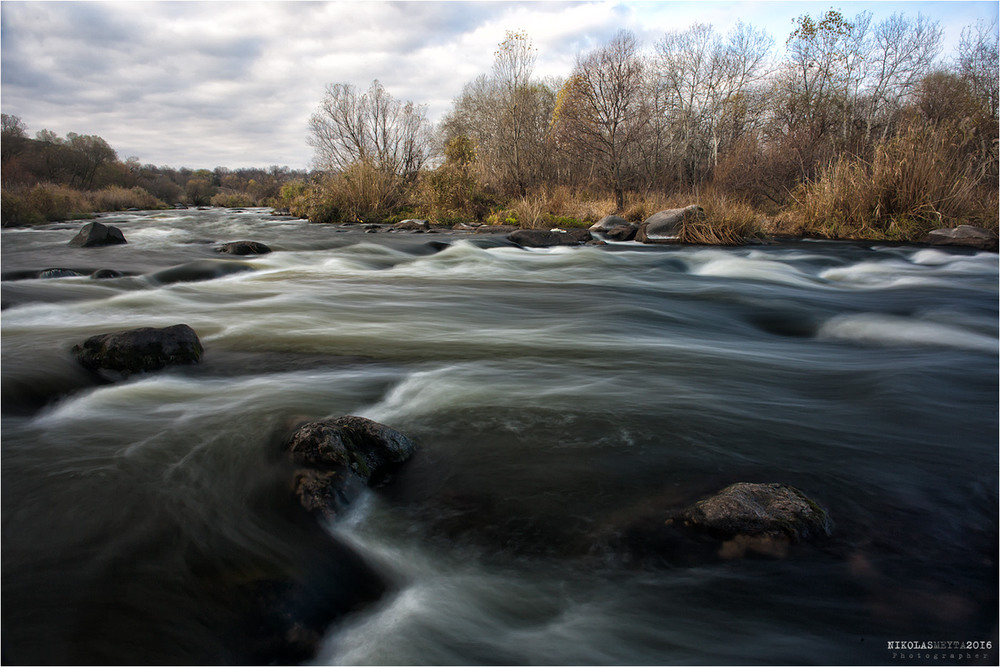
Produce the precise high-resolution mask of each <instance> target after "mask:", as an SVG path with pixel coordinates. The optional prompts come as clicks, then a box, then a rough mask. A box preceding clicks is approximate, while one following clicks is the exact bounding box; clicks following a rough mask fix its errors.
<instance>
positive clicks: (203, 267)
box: [150, 259, 254, 285]
mask: <svg viewBox="0 0 1000 667" xmlns="http://www.w3.org/2000/svg"><path fill="white" fill-rule="evenodd" d="M253 270H254V268H253V267H252V266H250V265H249V264H244V263H242V262H237V261H235V260H232V259H202V260H198V261H195V262H188V263H187V264H181V265H180V266H172V267H170V268H169V269H163V270H162V271H157V272H156V273H153V274H150V278H152V279H153V280H155V281H156V282H158V283H160V284H163V285H169V284H171V283H190V282H198V281H201V280H213V279H215V278H222V277H223V276H228V275H229V274H231V273H240V272H241V271H253Z"/></svg>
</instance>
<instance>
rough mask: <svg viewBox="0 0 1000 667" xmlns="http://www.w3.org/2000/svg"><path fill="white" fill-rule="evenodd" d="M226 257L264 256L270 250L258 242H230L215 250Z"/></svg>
mask: <svg viewBox="0 0 1000 667" xmlns="http://www.w3.org/2000/svg"><path fill="white" fill-rule="evenodd" d="M215 252H221V253H223V254H227V255H266V254H267V253H269V252H271V249H270V248H269V247H267V246H266V245H265V244H263V243H259V242H258V241H232V242H230V243H223V244H222V245H221V246H219V247H218V248H216V249H215Z"/></svg>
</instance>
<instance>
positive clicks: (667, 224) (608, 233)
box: [590, 205, 705, 243]
mask: <svg viewBox="0 0 1000 667" xmlns="http://www.w3.org/2000/svg"><path fill="white" fill-rule="evenodd" d="M704 219H705V209H703V208H702V207H701V206H696V205H692V206H685V207H684V208H672V209H667V210H665V211H658V212H657V213H654V214H653V215H651V216H649V217H648V218H646V219H645V220H643V221H642V222H640V223H635V222H629V221H628V220H626V219H625V218H623V217H621V216H618V215H606V216H604V217H603V218H601V219H600V220H598V221H597V222H596V223H594V224H593V225H591V226H590V231H591V232H594V233H597V234H601V235H602V236H603V237H604V238H605V239H608V240H609V241H633V240H634V241H638V242H640V243H677V242H678V241H679V240H680V237H681V232H682V231H683V226H684V224H685V223H689V222H694V221H700V220H704Z"/></svg>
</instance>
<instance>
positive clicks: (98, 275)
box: [90, 269, 125, 280]
mask: <svg viewBox="0 0 1000 667" xmlns="http://www.w3.org/2000/svg"><path fill="white" fill-rule="evenodd" d="M124 275H125V274H124V273H122V272H121V271H116V270H115V269H98V270H97V271H94V272H93V273H91V274H90V277H91V278H93V279H94V280H107V279H109V278H121V277H122V276H124Z"/></svg>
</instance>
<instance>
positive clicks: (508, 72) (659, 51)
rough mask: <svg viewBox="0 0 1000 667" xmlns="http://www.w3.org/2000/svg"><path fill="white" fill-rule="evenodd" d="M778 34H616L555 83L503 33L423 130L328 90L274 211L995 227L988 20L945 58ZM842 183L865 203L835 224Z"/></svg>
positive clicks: (417, 110) (925, 35) (878, 40)
mask: <svg viewBox="0 0 1000 667" xmlns="http://www.w3.org/2000/svg"><path fill="white" fill-rule="evenodd" d="M793 23H794V30H793V32H792V33H791V35H790V36H789V37H788V39H787V41H786V43H785V44H783V45H776V44H775V43H774V40H773V38H772V37H771V36H770V35H769V34H767V33H766V32H765V31H763V30H760V29H757V28H755V27H753V26H752V25H749V24H746V23H738V24H737V25H736V26H735V27H734V28H733V29H732V30H731V31H729V32H728V33H726V34H720V33H719V32H718V31H717V30H715V29H714V28H713V27H712V26H710V25H704V24H695V25H693V26H691V27H689V28H687V29H684V30H672V31H669V32H666V33H665V34H664V35H663V36H662V37H661V38H660V39H659V40H658V41H657V42H656V43H655V44H653V45H652V46H651V47H649V46H644V45H643V44H640V43H639V41H638V40H637V38H636V37H635V35H633V34H632V33H630V32H628V31H620V32H618V33H617V34H616V35H615V36H614V37H613V38H612V39H610V40H609V41H608V42H607V43H605V44H603V45H601V46H598V47H596V48H594V49H592V50H590V51H588V52H585V53H580V54H578V56H577V57H576V62H575V66H574V67H573V69H572V71H571V72H569V73H568V76H566V77H565V78H563V79H551V78H550V79H542V78H539V77H536V76H535V75H534V66H535V62H536V58H537V49H536V48H535V47H534V45H533V44H532V42H531V39H530V37H529V36H528V35H527V34H526V33H524V32H519V31H508V32H507V34H506V39H505V40H504V41H503V42H501V43H500V45H499V46H498V48H497V50H496V52H495V54H494V62H493V67H492V70H491V71H490V72H489V73H484V74H482V75H480V76H479V77H477V78H476V79H474V80H473V81H471V82H468V83H467V84H465V86H464V88H463V89H462V92H461V94H460V95H459V96H458V97H457V98H455V100H454V103H453V105H452V108H451V109H450V110H449V112H448V113H447V114H446V115H445V116H444V118H443V119H442V120H441V122H440V123H438V124H437V126H436V127H435V126H432V125H431V123H430V122H429V121H428V119H427V117H426V111H425V109H424V107H422V106H420V105H419V104H415V103H413V102H410V101H407V102H403V101H399V100H395V99H394V98H392V96H391V95H390V94H389V93H388V92H387V91H386V90H385V89H384V87H383V86H382V85H381V84H380V83H379V82H378V81H374V82H373V83H372V84H371V86H370V87H369V88H368V89H367V90H361V89H358V88H356V87H354V86H352V85H350V84H346V83H339V84H334V85H331V86H329V87H328V88H327V91H326V95H325V96H324V98H323V100H322V102H321V104H320V105H319V107H318V108H317V110H316V112H315V113H314V114H313V116H312V119H311V123H310V140H309V141H310V144H311V145H312V146H313V147H314V148H315V151H316V152H315V166H316V168H317V170H318V171H319V172H320V173H321V174H323V177H322V179H321V180H318V181H315V182H314V183H313V184H312V185H311V186H310V187H308V188H305V189H300V190H299V191H298V192H297V193H295V194H296V197H294V198H293V199H295V201H297V203H298V205H299V207H300V208H301V209H303V210H307V211H311V212H312V213H313V214H314V215H317V216H318V217H323V216H326V217H328V218H330V219H337V218H339V219H354V218H356V219H377V218H379V217H386V216H387V215H388V214H391V212H392V211H394V210H398V209H400V208H403V209H406V210H417V211H421V212H423V213H424V214H425V215H430V216H432V217H436V218H438V219H440V220H448V219H456V220H458V219H462V218H470V217H472V218H478V219H487V220H489V221H495V218H496V216H495V213H496V211H497V210H500V209H503V208H504V207H507V211H508V213H512V214H515V217H516V214H517V213H518V212H525V211H527V212H528V213H529V214H530V213H531V209H535V213H536V214H535V215H534V216H533V220H532V221H531V222H534V223H536V224H548V223H549V222H550V221H551V220H553V219H556V218H558V215H557V214H558V213H559V210H557V209H561V210H562V211H563V212H566V211H570V210H571V209H572V208H573V206H572V205H571V203H572V202H575V203H576V210H577V211H582V210H584V209H587V207H586V206H584V204H585V203H586V201H587V200H594V199H600V198H605V204H606V205H605V208H606V209H608V210H606V212H607V213H611V212H618V213H625V214H629V213H631V214H632V215H633V217H634V216H635V215H639V214H641V213H643V212H645V211H646V210H647V209H648V208H649V202H650V201H653V202H662V201H666V200H670V199H671V198H674V199H677V198H683V197H687V198H691V197H696V198H697V197H706V196H714V197H715V198H716V199H717V200H726V201H728V202H730V203H732V202H739V203H740V204H741V205H744V206H748V207H750V208H751V209H752V210H754V211H756V212H758V214H759V215H761V216H764V217H766V216H771V217H773V218H779V219H781V218H782V212H784V219H785V221H786V223H788V221H793V220H795V219H797V220H799V221H800V222H801V220H802V219H803V212H806V211H808V212H810V215H813V214H814V213H816V212H822V211H823V210H826V213H824V214H823V215H824V216H825V217H826V218H828V221H827V222H828V223H829V224H834V223H836V224H840V225H842V226H844V225H846V226H848V227H850V226H852V225H853V226H855V227H857V226H859V225H860V226H861V227H862V228H864V229H867V230H868V231H869V232H871V233H886V232H892V231H895V232H896V233H899V234H900V235H904V236H905V235H906V234H907V233H910V232H913V231H914V229H909V228H908V227H907V226H908V225H909V226H911V227H912V226H913V225H916V227H925V226H927V225H929V224H932V223H935V224H936V223H940V222H941V221H942V219H947V220H949V221H954V222H957V221H959V220H963V221H964V220H974V221H979V222H982V223H984V224H988V225H990V226H993V227H995V226H996V205H997V194H996V191H997V187H996V186H997V179H998V176H1000V172H998V123H997V121H998V97H1000V96H998V91H997V81H998V57H997V51H998V49H997V41H998V39H997V26H996V24H995V23H993V24H986V23H984V22H982V21H980V22H978V23H977V24H975V25H972V26H968V27H967V28H966V29H965V30H964V31H963V33H962V38H961V42H960V44H959V45H958V48H957V51H956V53H955V54H954V55H953V57H951V58H949V59H945V58H943V57H942V38H943V31H942V29H941V27H940V25H939V24H938V23H937V22H935V21H931V20H929V19H928V18H926V17H924V16H922V15H919V14H918V15H917V16H916V17H915V18H914V17H909V16H906V15H903V14H894V15H893V16H891V17H889V18H886V19H884V20H881V21H876V20H874V19H873V17H872V14H871V13H870V12H862V13H860V14H857V15H856V16H854V17H852V18H849V17H846V16H844V15H843V14H842V13H841V12H840V11H837V10H833V9H831V10H829V11H827V12H826V13H824V14H822V15H819V16H816V17H813V16H810V15H807V14H806V15H802V16H799V17H798V18H796V19H795V20H794V22H793ZM928 151H933V154H930V155H928V154H927V153H928ZM900 164H908V165H910V166H911V167H912V169H911V170H910V171H906V170H905V169H901V168H900ZM428 166H430V167H431V168H428ZM890 167H894V168H895V171H893V169H890ZM862 186H865V187H862ZM845 189H853V190H854V191H856V192H860V191H862V190H863V191H864V192H865V194H866V196H867V197H868V199H867V200H866V201H865V202H862V203H860V205H852V207H850V210H847V209H845V208H844V206H845V205H846V203H845V202H847V201H849V200H850V199H851V195H850V194H849V193H847V192H845V191H844V190H845ZM893 191H899V192H905V196H904V195H902V194H899V193H898V192H897V194H893ZM838 197H839V200H838ZM840 200H843V201H840ZM532 204H534V206H532ZM831 206H832V207H833V208H831ZM407 207H409V208H407ZM543 209H547V213H543V214H542V215H538V214H537V213H538V211H541V210H543ZM633 209H634V210H633ZM795 212H798V216H797V217H796V215H795ZM491 215H492V218H491ZM626 217H629V216H628V215H626ZM814 217H815V216H814ZM821 217H823V216H821ZM509 218H510V216H508V219H509ZM520 222H521V223H522V224H523V223H524V220H520ZM806 231H808V230H806Z"/></svg>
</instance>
